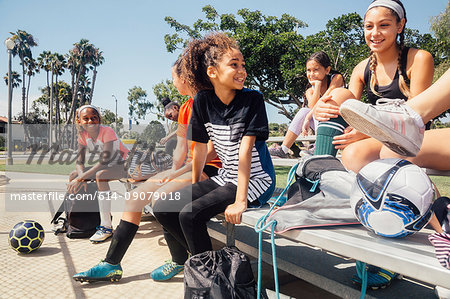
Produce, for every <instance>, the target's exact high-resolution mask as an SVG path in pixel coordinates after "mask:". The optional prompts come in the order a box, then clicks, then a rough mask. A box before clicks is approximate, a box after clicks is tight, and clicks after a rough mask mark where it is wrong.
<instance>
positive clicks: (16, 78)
mask: <svg viewBox="0 0 450 299" xmlns="http://www.w3.org/2000/svg"><path fill="white" fill-rule="evenodd" d="M3 79H4V80H5V83H6V86H8V73H6V75H5V76H4V77H3ZM11 82H12V88H13V89H14V88H17V87H19V86H20V83H22V80H20V74H19V73H18V72H16V71H12V72H11Z"/></svg>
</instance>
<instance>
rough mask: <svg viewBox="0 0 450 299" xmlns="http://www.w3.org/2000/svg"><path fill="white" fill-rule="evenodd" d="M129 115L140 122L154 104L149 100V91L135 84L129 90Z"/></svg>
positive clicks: (137, 122)
mask: <svg viewBox="0 0 450 299" xmlns="http://www.w3.org/2000/svg"><path fill="white" fill-rule="evenodd" d="M127 99H128V115H129V116H130V118H131V119H134V121H136V124H139V119H145V116H146V115H147V112H149V111H150V109H151V108H152V107H153V106H154V105H153V104H152V103H151V102H150V101H149V100H147V92H146V91H145V90H143V89H142V87H139V86H134V87H133V88H130V89H129V90H128V97H127Z"/></svg>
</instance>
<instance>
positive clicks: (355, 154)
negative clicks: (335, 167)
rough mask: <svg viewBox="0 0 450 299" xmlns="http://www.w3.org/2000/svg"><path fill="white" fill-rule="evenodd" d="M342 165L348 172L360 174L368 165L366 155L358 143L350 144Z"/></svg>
mask: <svg viewBox="0 0 450 299" xmlns="http://www.w3.org/2000/svg"><path fill="white" fill-rule="evenodd" d="M341 160H342V164H343V165H344V166H345V168H346V169H347V170H351V171H353V172H356V173H357V172H358V171H359V170H360V169H361V168H362V167H363V166H364V165H365V164H366V160H367V159H366V155H365V152H364V149H362V148H361V147H360V146H359V145H358V144H357V143H352V144H349V145H348V146H347V147H346V148H345V149H344V150H343V151H342V156H341Z"/></svg>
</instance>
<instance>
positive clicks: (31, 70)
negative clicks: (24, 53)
mask: <svg viewBox="0 0 450 299" xmlns="http://www.w3.org/2000/svg"><path fill="white" fill-rule="evenodd" d="M25 65H26V68H27V76H28V83H27V95H26V103H25V112H26V113H27V114H28V95H29V94H30V83H31V77H33V76H34V75H36V73H39V67H38V64H37V62H36V60H35V59H34V58H32V57H31V58H30V57H26V58H25Z"/></svg>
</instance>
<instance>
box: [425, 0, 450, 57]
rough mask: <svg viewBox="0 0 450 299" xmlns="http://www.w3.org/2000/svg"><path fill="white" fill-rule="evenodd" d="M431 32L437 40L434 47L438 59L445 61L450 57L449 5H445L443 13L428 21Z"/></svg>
mask: <svg viewBox="0 0 450 299" xmlns="http://www.w3.org/2000/svg"><path fill="white" fill-rule="evenodd" d="M430 23H431V28H430V29H431V31H432V32H433V33H434V36H435V37H436V39H437V42H436V47H437V49H438V51H439V52H438V53H439V57H440V58H442V60H447V59H448V58H449V55H450V3H447V6H446V7H445V11H443V12H442V13H440V14H439V15H437V16H435V17H433V18H432V19H431V20H430Z"/></svg>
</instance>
